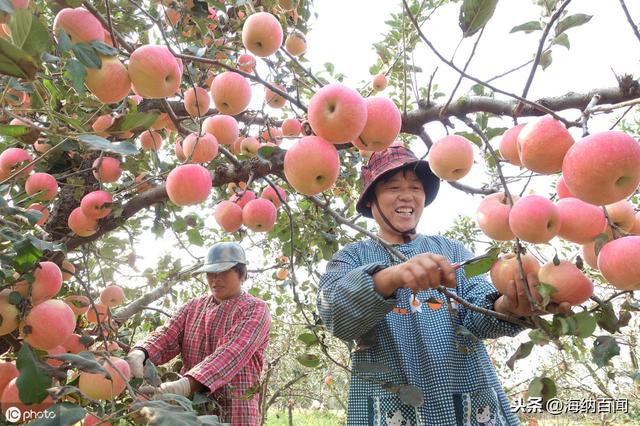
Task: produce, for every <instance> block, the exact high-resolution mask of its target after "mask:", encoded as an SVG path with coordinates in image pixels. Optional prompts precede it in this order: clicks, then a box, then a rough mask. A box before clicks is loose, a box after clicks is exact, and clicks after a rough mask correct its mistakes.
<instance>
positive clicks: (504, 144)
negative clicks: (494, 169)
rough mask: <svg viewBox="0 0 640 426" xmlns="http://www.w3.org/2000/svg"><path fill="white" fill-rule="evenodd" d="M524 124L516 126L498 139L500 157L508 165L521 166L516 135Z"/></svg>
mask: <svg viewBox="0 0 640 426" xmlns="http://www.w3.org/2000/svg"><path fill="white" fill-rule="evenodd" d="M524 126H525V124H518V125H517V126H514V127H512V128H510V129H508V130H507V131H506V132H504V133H503V134H502V137H501V138H500V145H499V150H500V155H502V158H504V159H505V160H507V161H508V162H509V163H511V164H513V165H515V166H521V165H522V163H521V162H520V155H518V143H517V140H518V135H519V134H520V131H521V130H522V128H523V127H524Z"/></svg>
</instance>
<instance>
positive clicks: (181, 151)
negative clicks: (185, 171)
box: [175, 138, 187, 163]
mask: <svg viewBox="0 0 640 426" xmlns="http://www.w3.org/2000/svg"><path fill="white" fill-rule="evenodd" d="M175 151H176V158H177V159H178V161H179V162H181V163H184V162H185V161H187V156H186V155H184V149H182V139H181V138H176V144H175Z"/></svg>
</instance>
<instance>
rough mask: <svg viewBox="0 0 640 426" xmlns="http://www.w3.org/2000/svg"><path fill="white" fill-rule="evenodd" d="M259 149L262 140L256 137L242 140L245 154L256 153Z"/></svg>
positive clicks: (241, 143)
mask: <svg viewBox="0 0 640 426" xmlns="http://www.w3.org/2000/svg"><path fill="white" fill-rule="evenodd" d="M258 149H260V141H259V140H258V139H256V138H254V137H248V138H244V139H242V142H240V150H241V152H242V154H243V155H251V156H253V155H256V153H257V152H258Z"/></svg>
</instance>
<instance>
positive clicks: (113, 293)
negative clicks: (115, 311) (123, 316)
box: [100, 284, 125, 308]
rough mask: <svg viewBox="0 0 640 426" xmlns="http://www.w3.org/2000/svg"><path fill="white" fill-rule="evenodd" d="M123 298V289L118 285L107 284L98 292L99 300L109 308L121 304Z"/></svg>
mask: <svg viewBox="0 0 640 426" xmlns="http://www.w3.org/2000/svg"><path fill="white" fill-rule="evenodd" d="M124 299H125V295H124V290H123V289H122V287H120V286H119V285H115V284H111V285H108V286H106V287H105V288H104V289H103V290H102V291H101V292H100V302H102V304H103V305H105V306H107V307H109V308H115V307H116V306H118V305H121V304H122V302H124Z"/></svg>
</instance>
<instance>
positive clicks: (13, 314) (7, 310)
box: [0, 288, 20, 336]
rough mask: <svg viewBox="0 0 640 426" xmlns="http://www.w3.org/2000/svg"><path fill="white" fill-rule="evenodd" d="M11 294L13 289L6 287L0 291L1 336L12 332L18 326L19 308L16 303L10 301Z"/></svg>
mask: <svg viewBox="0 0 640 426" xmlns="http://www.w3.org/2000/svg"><path fill="white" fill-rule="evenodd" d="M9 294H11V289H9V288H5V289H4V290H2V291H0V319H2V322H0V336H4V335H5V334H9V333H12V332H13V331H14V330H15V329H17V328H18V324H19V321H18V314H19V313H20V311H18V308H17V307H16V305H12V304H11V303H9Z"/></svg>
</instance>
